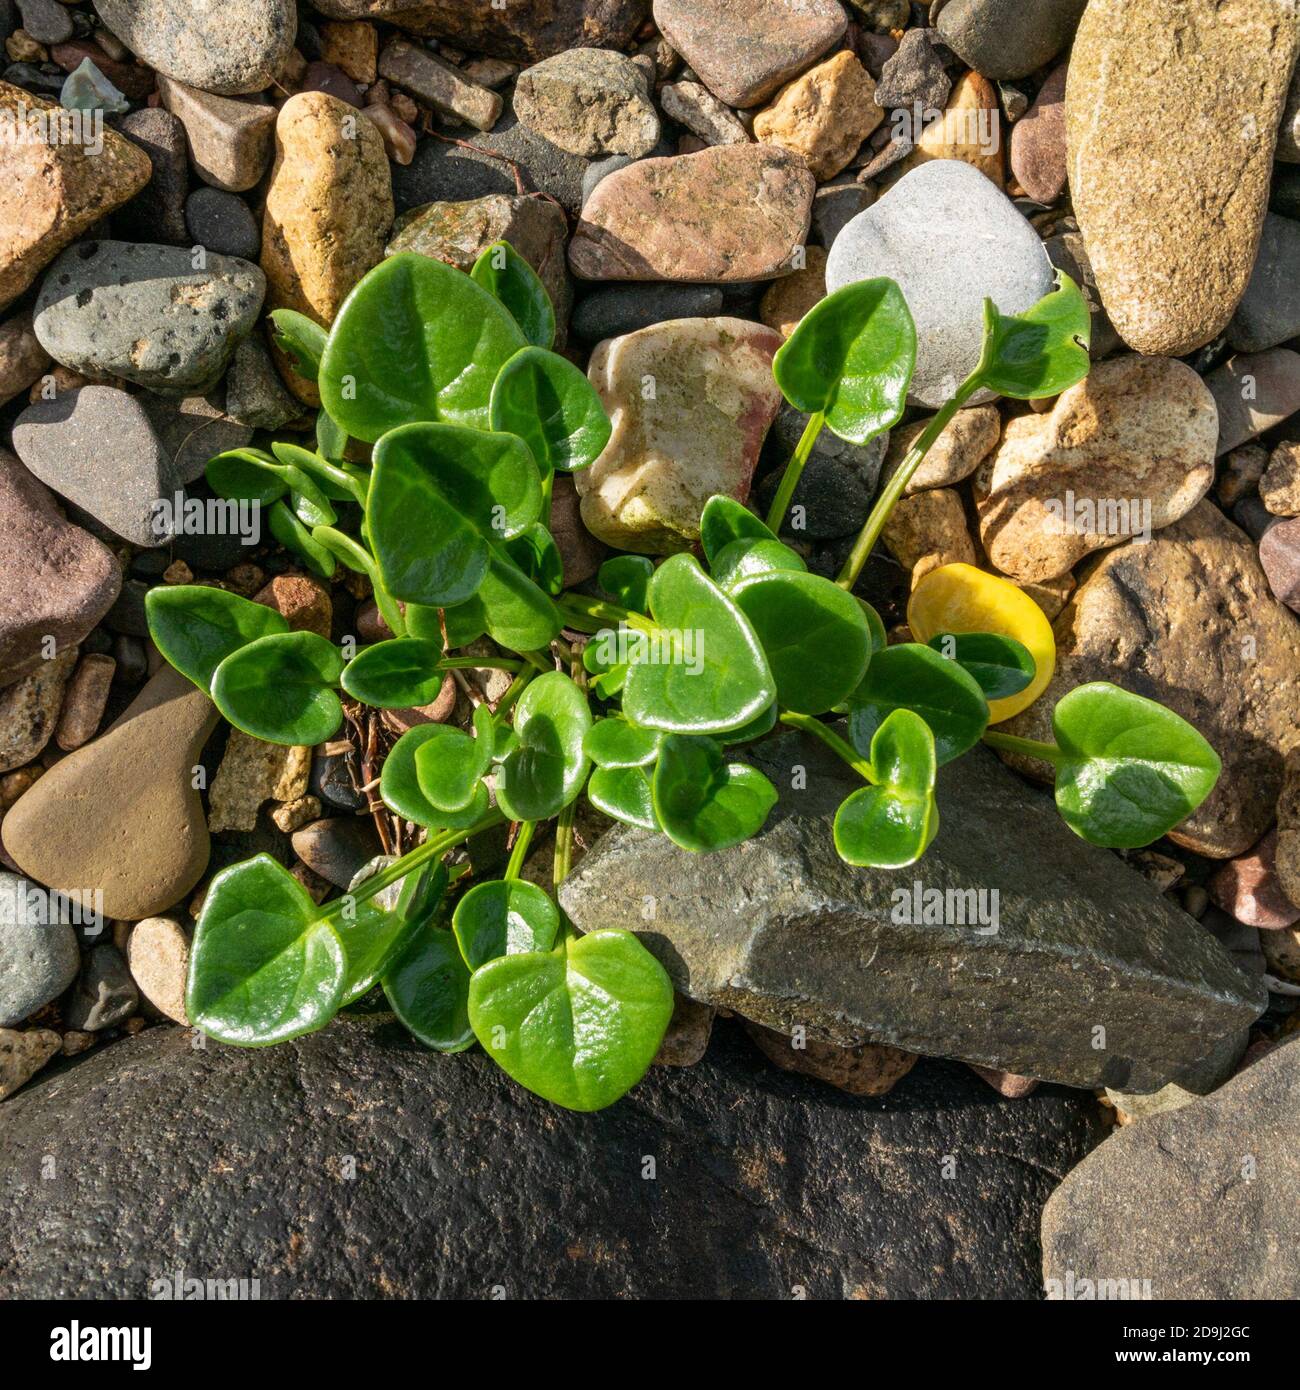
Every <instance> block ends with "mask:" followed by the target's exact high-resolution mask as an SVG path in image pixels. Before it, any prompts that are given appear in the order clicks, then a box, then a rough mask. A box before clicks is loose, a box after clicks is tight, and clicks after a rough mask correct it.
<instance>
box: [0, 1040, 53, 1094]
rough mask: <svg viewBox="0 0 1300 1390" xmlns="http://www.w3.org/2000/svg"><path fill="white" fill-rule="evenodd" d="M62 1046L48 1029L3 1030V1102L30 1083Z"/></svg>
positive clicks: (0, 1054)
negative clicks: (22, 1086) (26, 1083)
mask: <svg viewBox="0 0 1300 1390" xmlns="http://www.w3.org/2000/svg"><path fill="white" fill-rule="evenodd" d="M60 1046H61V1043H60V1039H59V1035H58V1034H57V1033H53V1032H51V1031H50V1029H48V1028H28V1029H26V1030H25V1031H23V1032H19V1031H18V1030H17V1029H14V1028H0V1100H4V1098H5V1097H6V1096H11V1095H13V1093H14V1092H15V1091H16V1090H17V1089H18V1088H19V1086H21V1085H23V1083H24V1082H27V1081H30V1080H31V1079H32V1077H33V1076H35V1075H36V1073H37V1072H38V1071H40V1069H41V1068H42V1067H43V1066H44V1065H45V1064H46V1062H48V1061H49V1060H50V1058H51V1057H53V1056H55V1054H56V1053H57V1052H58V1051H59V1048H60Z"/></svg>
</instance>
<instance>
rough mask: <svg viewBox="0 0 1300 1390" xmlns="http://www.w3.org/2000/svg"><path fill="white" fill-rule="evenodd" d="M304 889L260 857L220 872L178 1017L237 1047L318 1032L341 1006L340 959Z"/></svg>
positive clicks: (202, 916)
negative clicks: (185, 1015) (186, 1017)
mask: <svg viewBox="0 0 1300 1390" xmlns="http://www.w3.org/2000/svg"><path fill="white" fill-rule="evenodd" d="M322 914H323V909H321V908H318V907H317V906H316V904H315V903H313V902H312V900H311V898H310V897H308V896H307V892H306V890H305V889H304V888H303V887H302V885H301V884H300V883H299V882H298V881H297V879H295V878H294V877H293V875H292V874H290V873H289V872H288V871H287V870H286V869H284V868H282V867H281V866H280V865H279V864H277V863H276V862H275V860H274V859H272V858H271V857H270V855H267V854H259V855H256V856H255V857H254V858H252V859H248V860H245V861H244V863H242V864H234V865H232V866H231V867H230V868H228V869H223V870H222V871H221V872H220V873H219V874H218V875H217V876H216V877H215V878H214V879H213V880H212V883H211V885H210V886H209V888H208V892H207V896H206V897H205V898H204V900H203V909H202V911H201V912H200V913H199V920H198V923H197V925H196V927H195V929H194V942H193V945H192V947H191V949H190V973H189V981H188V984H187V987H186V992H185V1009H186V1012H187V1013H188V1015H189V1017H190V1021H191V1022H192V1023H193V1024H194V1026H195V1027H197V1028H201V1029H202V1030H203V1031H204V1032H205V1033H207V1034H208V1035H209V1036H211V1037H214V1038H217V1039H219V1040H220V1041H221V1042H226V1043H235V1044H238V1045H240V1046H243V1047H259V1046H262V1045H263V1044H266V1043H275V1042H284V1041H285V1040H286V1039H287V1038H296V1037H298V1036H299V1035H300V1034H302V1033H310V1032H311V1031H312V1030H313V1029H316V1028H320V1027H321V1026H322V1025H324V1024H325V1023H328V1022H329V1020H330V1019H331V1018H332V1017H333V1016H334V1014H335V1012H336V1011H337V1010H338V1008H339V1005H340V1004H341V1002H342V1000H343V993H344V987H345V982H346V969H347V960H346V957H345V955H344V952H343V946H342V944H341V943H340V941H339V938H338V935H337V934H336V933H335V931H334V928H333V927H332V926H331V925H330V924H329V922H328V921H323V920H321V919H322Z"/></svg>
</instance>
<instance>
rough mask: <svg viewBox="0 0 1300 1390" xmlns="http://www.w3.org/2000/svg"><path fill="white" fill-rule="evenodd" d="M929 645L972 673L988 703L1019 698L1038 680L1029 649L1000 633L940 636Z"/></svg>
mask: <svg viewBox="0 0 1300 1390" xmlns="http://www.w3.org/2000/svg"><path fill="white" fill-rule="evenodd" d="M926 645H927V646H929V647H933V648H934V650H935V651H937V652H938V653H939V655H940V656H943V657H947V659H948V660H949V661H955V662H956V663H957V665H958V666H960V667H961V668H962V670H964V671H967V672H969V673H970V675H972V676H973V677H974V678H975V683H976V685H978V686H979V688H980V689H981V690H982V691H983V692H984V698H985V699H986V700H1001V699H1005V698H1006V697H1007V696H1008V695H1018V694H1019V693H1020V692H1021V691H1022V690H1023V689H1024V688H1025V687H1026V686H1027V685H1028V684H1029V683H1030V681H1032V680H1033V679H1034V670H1035V667H1034V658H1033V657H1032V656H1031V655H1030V653H1029V648H1028V647H1026V646H1025V644H1024V643H1023V642H1017V641H1016V639H1015V638H1014V637H1004V636H1003V635H1002V634H1001V633H1000V632H940V633H936V634H935V636H933V637H931V638H930V640H929V642H927V643H926Z"/></svg>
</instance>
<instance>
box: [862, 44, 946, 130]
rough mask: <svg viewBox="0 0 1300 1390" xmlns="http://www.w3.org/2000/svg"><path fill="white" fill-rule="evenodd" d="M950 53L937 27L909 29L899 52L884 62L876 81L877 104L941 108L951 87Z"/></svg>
mask: <svg viewBox="0 0 1300 1390" xmlns="http://www.w3.org/2000/svg"><path fill="white" fill-rule="evenodd" d="M949 56H950V55H948V54H947V52H946V49H945V47H944V45H943V44H942V43H940V42H939V33H938V30H936V29H909V30H908V31H907V33H905V34H904V35H903V38H902V41H901V42H900V43H899V45H898V51H897V52H896V53H895V54H894V55H893V56H892V57H891V58H890V59H889V60H888V61H887V62H886V63H885V65H884V67H883V68H882V69H881V72H880V81H879V82H878V83H877V84H876V105H877V106H883V107H884V108H885V109H886V110H889V109H890V108H894V107H906V108H907V109H908V110H909V111H910V110H911V108H912V106H913V104H914V103H915V102H920V104H921V106H922V108H923V109H924V110H927V111H942V110H943V108H944V107H945V106H946V105H947V103H948V93H949V92H950V91H951V89H952V82H951V81H950V80H949V77H948V73H947V69H946V67H945V59H946V58H947V57H949Z"/></svg>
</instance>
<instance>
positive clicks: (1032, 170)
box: [1011, 63, 1067, 203]
mask: <svg viewBox="0 0 1300 1390" xmlns="http://www.w3.org/2000/svg"><path fill="white" fill-rule="evenodd" d="M1066 66H1067V65H1066V64H1065V63H1062V64H1061V65H1060V67H1058V68H1056V69H1054V70H1053V72H1052V74H1051V76H1049V77H1048V79H1047V81H1046V82H1044V83H1043V85H1042V87H1041V88H1040V90H1039V93H1038V96H1037V97H1036V98H1035V99H1034V104H1033V105H1032V106H1031V107H1030V108H1029V110H1028V111H1026V112H1025V114H1024V115H1023V116H1022V117H1021V118H1020V119H1019V120H1018V121H1017V122H1016V123H1015V125H1013V126H1012V127H1011V172H1012V173H1013V174H1014V175H1015V176H1016V180H1017V182H1018V183H1019V184H1020V186H1021V188H1023V189H1024V190H1025V192H1026V193H1028V194H1029V196H1030V197H1031V198H1033V199H1035V200H1036V201H1037V202H1040V203H1054V202H1055V201H1056V200H1057V198H1059V197H1060V196H1061V193H1062V192H1063V191H1064V189H1065V177H1066V175H1065V74H1066Z"/></svg>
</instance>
